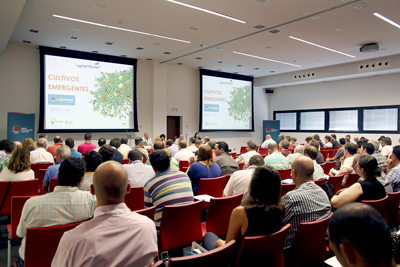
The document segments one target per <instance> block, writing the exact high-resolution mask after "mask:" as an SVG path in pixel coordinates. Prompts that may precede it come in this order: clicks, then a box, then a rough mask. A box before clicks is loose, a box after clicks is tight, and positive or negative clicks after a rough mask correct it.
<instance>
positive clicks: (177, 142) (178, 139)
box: [175, 134, 186, 145]
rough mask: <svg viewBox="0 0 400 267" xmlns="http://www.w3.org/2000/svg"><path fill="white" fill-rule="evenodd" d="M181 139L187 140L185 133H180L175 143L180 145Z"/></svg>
mask: <svg viewBox="0 0 400 267" xmlns="http://www.w3.org/2000/svg"><path fill="white" fill-rule="evenodd" d="M180 141H185V142H186V140H185V139H184V137H183V134H181V135H179V137H178V138H176V139H175V144H177V145H179V142H180Z"/></svg>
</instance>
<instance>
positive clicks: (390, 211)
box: [383, 191, 400, 229]
mask: <svg viewBox="0 0 400 267" xmlns="http://www.w3.org/2000/svg"><path fill="white" fill-rule="evenodd" d="M387 195H388V200H387V202H386V209H385V210H384V213H383V215H384V216H383V217H384V218H385V220H386V223H387V224H388V226H389V229H392V228H394V227H395V226H397V225H399V223H400V220H399V219H400V218H399V202H400V191H398V192H395V193H387Z"/></svg>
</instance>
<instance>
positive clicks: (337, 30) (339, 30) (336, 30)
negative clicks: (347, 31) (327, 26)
mask: <svg viewBox="0 0 400 267" xmlns="http://www.w3.org/2000/svg"><path fill="white" fill-rule="evenodd" d="M333 31H334V32H341V31H342V30H341V29H333Z"/></svg>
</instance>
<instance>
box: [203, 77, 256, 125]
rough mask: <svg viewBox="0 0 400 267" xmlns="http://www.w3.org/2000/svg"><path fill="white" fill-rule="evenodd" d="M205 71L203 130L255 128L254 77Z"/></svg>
mask: <svg viewBox="0 0 400 267" xmlns="http://www.w3.org/2000/svg"><path fill="white" fill-rule="evenodd" d="M217 74H218V75H220V76H214V75H207V74H203V75H202V76H201V82H202V88H201V93H202V97H201V98H202V99H201V100H202V103H201V127H200V128H201V130H202V131H207V130H210V131H213V130H215V131H218V130H221V131H227V130H228V131H251V130H253V110H252V107H253V81H252V77H248V78H247V80H244V79H243V78H231V77H228V78H227V77H222V75H221V73H218V72H217Z"/></svg>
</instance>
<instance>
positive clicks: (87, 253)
mask: <svg viewBox="0 0 400 267" xmlns="http://www.w3.org/2000/svg"><path fill="white" fill-rule="evenodd" d="M130 190H131V187H130V184H129V183H128V177H127V173H126V171H125V169H124V168H123V167H122V166H121V164H119V163H117V162H115V161H108V162H106V163H103V164H101V165H100V166H99V167H98V168H97V169H96V171H95V173H94V177H93V184H92V185H91V189H90V192H91V193H92V194H95V195H96V197H97V207H96V210H95V211H94V218H93V219H91V220H89V221H87V222H84V223H82V224H80V225H78V226H77V227H76V228H74V229H73V230H70V231H68V232H66V233H64V235H63V237H62V238H61V240H60V243H59V245H58V248H57V252H56V254H55V255H54V258H53V262H52V264H51V266H56V267H63V266H149V265H151V264H152V263H153V259H154V257H155V256H156V255H157V233H156V228H155V225H154V222H153V221H152V220H150V219H149V218H147V217H146V216H143V215H140V214H138V213H136V212H131V210H130V209H129V208H128V207H127V206H126V204H125V203H124V199H125V195H126V194H129V193H130Z"/></svg>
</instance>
